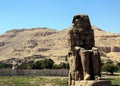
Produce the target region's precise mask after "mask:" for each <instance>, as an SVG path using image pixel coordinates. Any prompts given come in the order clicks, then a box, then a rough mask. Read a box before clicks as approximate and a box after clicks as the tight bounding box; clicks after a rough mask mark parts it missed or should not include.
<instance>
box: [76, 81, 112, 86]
mask: <svg viewBox="0 0 120 86" xmlns="http://www.w3.org/2000/svg"><path fill="white" fill-rule="evenodd" d="M75 86H111V81H108V80H82V81H75Z"/></svg>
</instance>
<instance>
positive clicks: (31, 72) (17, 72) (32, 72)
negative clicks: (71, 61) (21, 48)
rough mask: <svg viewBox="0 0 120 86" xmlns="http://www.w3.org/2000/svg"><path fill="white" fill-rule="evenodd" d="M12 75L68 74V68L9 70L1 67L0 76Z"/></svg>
mask: <svg viewBox="0 0 120 86" xmlns="http://www.w3.org/2000/svg"><path fill="white" fill-rule="evenodd" d="M7 75H8V76H14V75H38V76H68V70H66V69H56V70H48V69H44V70H11V69H1V70H0V76H7Z"/></svg>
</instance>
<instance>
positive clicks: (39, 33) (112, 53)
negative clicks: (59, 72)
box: [0, 26, 120, 61]
mask: <svg viewBox="0 0 120 86" xmlns="http://www.w3.org/2000/svg"><path fill="white" fill-rule="evenodd" d="M93 29H94V32H95V42H96V46H97V47H99V49H100V51H101V52H100V53H101V55H102V58H104V59H112V60H114V61H120V53H119V52H120V46H119V44H120V34H114V33H107V32H105V31H103V30H101V29H99V28H97V27H95V26H93ZM68 30H69V28H68V29H65V30H62V31H57V30H54V29H48V28H32V29H22V30H10V31H8V32H6V33H4V34H2V35H0V60H3V59H10V58H24V57H29V56H33V55H43V56H47V57H50V58H53V59H56V58H57V59H58V60H59V58H62V57H65V56H66V55H67V52H68V45H67V36H68V35H67V32H68Z"/></svg>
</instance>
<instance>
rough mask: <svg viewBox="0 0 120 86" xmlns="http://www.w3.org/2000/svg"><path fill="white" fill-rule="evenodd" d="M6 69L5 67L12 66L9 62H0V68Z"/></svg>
mask: <svg viewBox="0 0 120 86" xmlns="http://www.w3.org/2000/svg"><path fill="white" fill-rule="evenodd" d="M2 68H4V69H7V68H12V65H11V64H7V63H3V62H0V69H2Z"/></svg>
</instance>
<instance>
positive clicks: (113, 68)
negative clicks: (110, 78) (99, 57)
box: [102, 62, 118, 74]
mask: <svg viewBox="0 0 120 86" xmlns="http://www.w3.org/2000/svg"><path fill="white" fill-rule="evenodd" d="M102 70H103V71H106V72H109V73H111V74H113V73H114V72H116V71H117V70H118V66H117V65H115V64H113V62H106V63H105V64H104V65H103V66H102Z"/></svg>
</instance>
